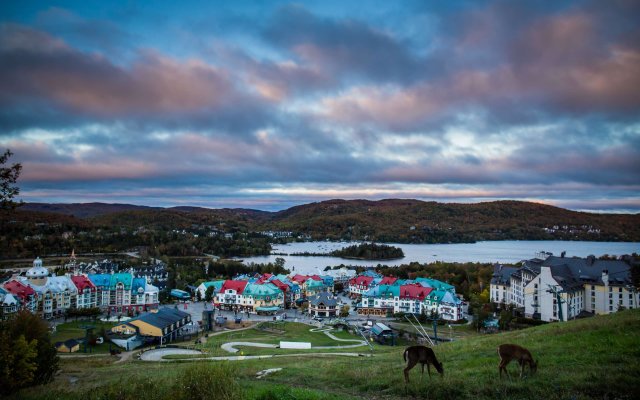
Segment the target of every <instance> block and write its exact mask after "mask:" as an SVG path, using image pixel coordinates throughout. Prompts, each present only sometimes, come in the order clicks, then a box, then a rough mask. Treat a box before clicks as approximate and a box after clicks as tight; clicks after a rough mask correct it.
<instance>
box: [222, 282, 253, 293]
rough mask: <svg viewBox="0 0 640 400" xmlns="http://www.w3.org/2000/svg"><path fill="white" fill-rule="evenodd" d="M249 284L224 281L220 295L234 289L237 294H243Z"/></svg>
mask: <svg viewBox="0 0 640 400" xmlns="http://www.w3.org/2000/svg"><path fill="white" fill-rule="evenodd" d="M248 283H249V282H247V281H233V280H226V281H224V284H223V285H222V287H221V288H220V293H224V292H226V291H227V290H229V289H232V290H235V291H236V293H238V294H242V293H243V292H244V288H245V287H247V284H248Z"/></svg>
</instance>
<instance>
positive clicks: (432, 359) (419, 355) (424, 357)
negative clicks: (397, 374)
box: [402, 346, 444, 383]
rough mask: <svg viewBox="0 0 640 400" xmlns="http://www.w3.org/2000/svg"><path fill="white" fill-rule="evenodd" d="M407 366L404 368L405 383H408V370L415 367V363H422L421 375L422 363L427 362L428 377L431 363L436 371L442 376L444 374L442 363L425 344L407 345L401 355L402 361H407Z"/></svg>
mask: <svg viewBox="0 0 640 400" xmlns="http://www.w3.org/2000/svg"><path fill="white" fill-rule="evenodd" d="M407 356H408V362H407V368H405V369H404V380H405V383H409V371H410V370H411V368H413V367H415V366H416V364H418V363H421V364H422V375H424V365H425V364H427V371H428V372H429V377H431V366H430V365H431V364H433V366H434V367H436V370H437V371H438V373H439V374H440V375H441V376H442V375H444V369H443V368H442V364H441V363H440V362H438V359H437V358H436V355H435V353H434V352H433V350H432V349H431V348H429V347H425V346H411V347H407V348H406V350H405V351H404V353H403V354H402V357H403V358H404V361H405V362H406V361H407Z"/></svg>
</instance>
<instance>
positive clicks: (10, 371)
mask: <svg viewBox="0 0 640 400" xmlns="http://www.w3.org/2000/svg"><path fill="white" fill-rule="evenodd" d="M58 361H59V359H58V354H57V351H56V349H55V347H54V346H53V345H52V344H51V339H50V335H49V329H48V326H47V324H46V323H45V322H44V321H42V320H41V319H40V318H38V317H37V316H35V315H33V314H31V313H30V312H28V311H20V312H19V313H18V314H16V316H15V317H14V318H12V319H10V320H8V321H2V322H1V323H0V393H3V394H8V393H12V392H15V391H16V390H18V389H20V388H23V387H27V386H33V385H40V384H44V383H47V382H49V381H51V380H52V379H53V375H54V374H55V372H56V371H57V370H58Z"/></svg>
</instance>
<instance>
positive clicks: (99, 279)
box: [88, 274, 111, 289]
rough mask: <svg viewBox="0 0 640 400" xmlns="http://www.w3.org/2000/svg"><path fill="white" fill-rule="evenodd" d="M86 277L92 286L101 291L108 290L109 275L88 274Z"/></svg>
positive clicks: (109, 283)
mask: <svg viewBox="0 0 640 400" xmlns="http://www.w3.org/2000/svg"><path fill="white" fill-rule="evenodd" d="M88 277H89V280H90V281H91V282H93V284H94V285H96V286H97V287H99V288H101V289H104V288H107V289H109V285H111V274H89V275H88Z"/></svg>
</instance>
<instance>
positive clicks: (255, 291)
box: [242, 283, 282, 299]
mask: <svg viewBox="0 0 640 400" xmlns="http://www.w3.org/2000/svg"><path fill="white" fill-rule="evenodd" d="M242 294H243V295H244V296H252V297H253V298H257V299H262V298H265V297H267V296H269V297H271V298H272V299H275V298H277V297H278V296H280V295H282V291H281V290H280V289H278V288H277V287H275V286H273V285H258V284H255V283H248V284H247V286H246V287H245V288H244V292H242Z"/></svg>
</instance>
